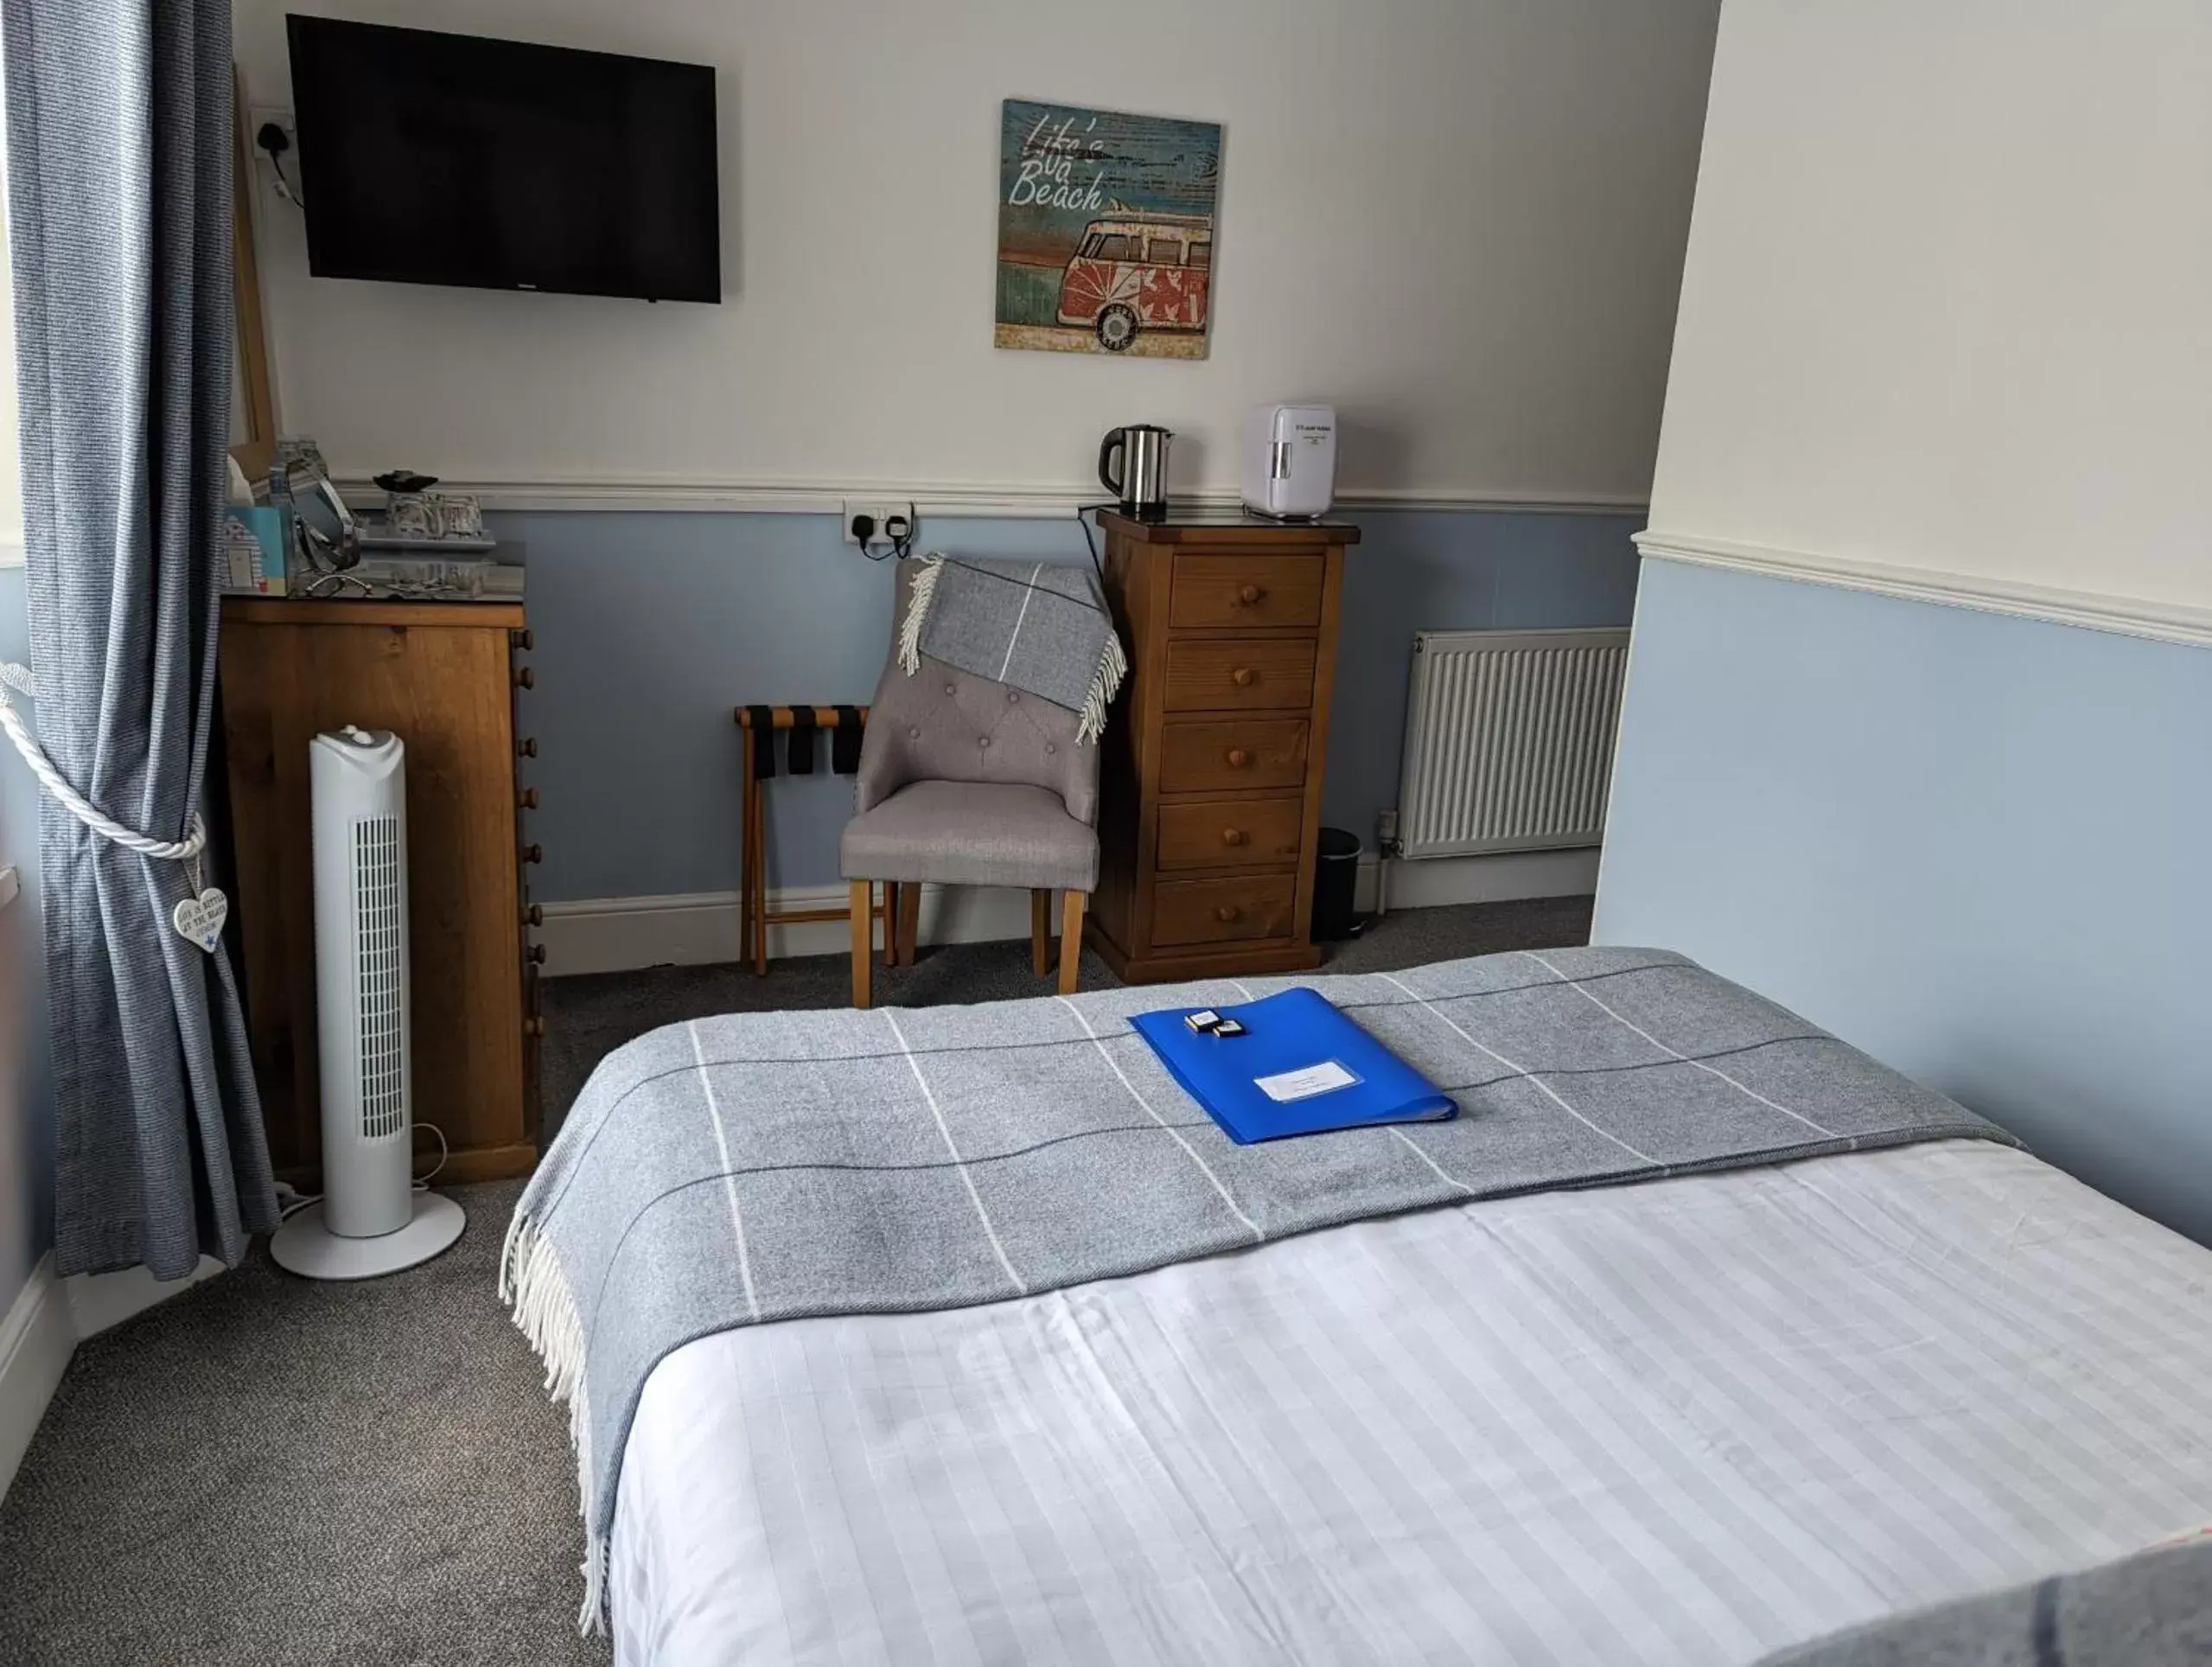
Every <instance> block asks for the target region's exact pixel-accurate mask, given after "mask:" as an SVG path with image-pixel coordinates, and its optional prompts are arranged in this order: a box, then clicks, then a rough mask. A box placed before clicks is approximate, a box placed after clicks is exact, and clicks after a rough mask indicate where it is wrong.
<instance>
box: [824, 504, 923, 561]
mask: <svg viewBox="0 0 2212 1667" xmlns="http://www.w3.org/2000/svg"><path fill="white" fill-rule="evenodd" d="M859 515H865V516H867V517H868V520H869V521H870V527H871V530H870V533H869V535H868V547H869V548H870V549H871V550H882V549H889V547H890V543H891V535H890V534H889V533H888V532H886V531H885V530H884V528H885V527H888V526H889V523H890V521H891V520H892V518H893V517H894V516H903V517H904V518H905V520H906V524H907V530H908V533H912V531H913V529H914V527H915V516H914V506H913V505H912V504H911V503H893V502H878V501H874V500H867V499H860V498H847V499H846V500H845V507H844V510H843V513H842V514H840V516H839V518H838V537H840V538H842V539H843V540H845V542H846V543H847V544H857V543H859V542H860V540H859V539H857V537H855V536H854V534H853V530H852V523H853V519H854V517H856V516H859Z"/></svg>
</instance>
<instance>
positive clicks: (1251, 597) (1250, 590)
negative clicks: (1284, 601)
mask: <svg viewBox="0 0 2212 1667" xmlns="http://www.w3.org/2000/svg"><path fill="white" fill-rule="evenodd" d="M1266 594H1267V592H1266V591H1263V590H1261V589H1260V588H1259V586H1258V585H1257V584H1247V585H1246V586H1245V587H1244V588H1243V589H1242V590H1240V591H1238V592H1237V600H1238V601H1239V602H1240V603H1242V604H1244V605H1245V606H1246V607H1247V608H1249V607H1251V606H1252V604H1253V603H1255V602H1257V601H1259V598H1260V597H1264V596H1265V595H1266Z"/></svg>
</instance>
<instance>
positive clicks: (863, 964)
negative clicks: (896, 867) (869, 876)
mask: <svg viewBox="0 0 2212 1667" xmlns="http://www.w3.org/2000/svg"><path fill="white" fill-rule="evenodd" d="M851 904H852V1005H853V1006H856V1007H865V1006H869V1005H870V992H869V987H868V974H869V971H870V966H871V963H872V962H873V961H875V959H876V885H875V882H874V881H872V880H855V881H853V882H852V886H851Z"/></svg>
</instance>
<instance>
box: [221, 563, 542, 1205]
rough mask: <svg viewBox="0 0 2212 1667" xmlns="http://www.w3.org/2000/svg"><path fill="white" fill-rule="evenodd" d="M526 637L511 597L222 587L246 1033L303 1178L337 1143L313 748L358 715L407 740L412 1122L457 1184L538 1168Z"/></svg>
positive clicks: (273, 1137) (289, 1167)
mask: <svg viewBox="0 0 2212 1667" xmlns="http://www.w3.org/2000/svg"><path fill="white" fill-rule="evenodd" d="M530 642H531V638H530V632H529V629H528V628H527V626H526V623H525V622H524V619H523V613H522V610H521V608H520V607H519V606H510V605H508V604H501V603H459V602H449V603H408V602H354V601H342V602H305V601H297V600H290V599H285V600H277V599H275V598H271V597H226V598H225V599H224V603H223V634H222V711H223V731H224V739H225V743H226V751H227V754H228V760H227V762H228V770H227V774H228V778H229V783H230V814H231V823H232V831H233V848H234V850H235V851H236V853H237V863H236V871H237V880H236V885H237V891H238V903H237V910H238V931H239V942H240V944H241V947H242V948H243V949H244V952H245V953H244V962H245V964H244V968H243V971H244V974H245V1008H246V1026H247V1031H248V1034H249V1036H250V1037H251V1038H252V1045H253V1063H254V1071H255V1075H256V1076H257V1077H258V1080H259V1083H260V1087H261V1111H262V1118H263V1121H264V1122H265V1124H266V1126H267V1127H268V1131H269V1155H270V1159H271V1161H272V1162H273V1163H274V1164H275V1166H276V1168H277V1173H278V1174H279V1175H280V1176H282V1177H283V1178H285V1179H287V1180H290V1181H291V1182H293V1183H294V1184H295V1185H300V1186H302V1187H305V1188H312V1187H313V1186H314V1185H315V1184H316V1176H317V1174H318V1173H319V1172H320V1170H321V1167H322V1090H321V1074H322V1065H321V1056H320V1051H319V1049H318V1046H317V1042H316V968H315V880H314V852H313V846H312V841H311V840H310V839H309V829H310V827H311V825H312V824H311V821H310V806H309V785H308V744H309V741H310V740H311V739H312V738H314V737H315V736H316V734H318V733H320V732H321V731H324V730H331V729H336V728H338V727H339V726H340V725H344V724H360V725H364V726H366V727H368V728H372V729H388V730H391V731H393V732H394V733H396V734H397V735H398V736H399V738H401V739H402V740H404V741H405V743H406V744H407V902H408V910H407V914H408V929H409V937H410V940H411V942H410V948H411V955H410V961H411V966H410V979H409V981H410V984H411V1000H410V1001H409V1004H408V1005H409V1009H410V1014H409V1032H410V1033H409V1044H410V1049H411V1053H412V1055H413V1059H412V1070H413V1079H414V1080H413V1095H414V1114H415V1121H416V1122H417V1124H418V1125H421V1124H426V1123H434V1124H436V1125H437V1127H438V1128H439V1129H440V1130H441V1132H443V1134H444V1135H445V1138H446V1141H447V1144H448V1146H449V1148H450V1156H449V1158H448V1159H447V1160H446V1165H445V1167H444V1168H443V1170H442V1171H441V1172H439V1175H438V1180H439V1184H440V1185H443V1184H445V1183H447V1182H452V1181H481V1180H490V1179H494V1178H497V1177H500V1176H507V1175H524V1174H527V1173H528V1172H530V1170H531V1168H532V1166H534V1165H535V1164H536V1162H537V1160H538V1103H537V1102H538V1094H537V1089H538V1051H539V1037H540V1036H541V1034H542V1033H543V1029H544V1020H543V1019H542V1018H541V1017H540V1016H539V1006H538V962H539V961H540V960H541V959H542V958H543V956H544V955H545V950H544V948H543V947H542V946H540V945H538V944H534V943H532V942H530V941H529V940H530V932H529V929H530V928H531V927H532V926H534V925H536V924H537V923H538V922H539V910H538V908H537V906H536V905H535V904H532V902H531V901H530V895H529V885H528V881H527V878H526V876H527V873H528V865H530V864H532V863H534V862H535V861H537V860H538V858H539V850H538V847H537V846H536V845H535V844H533V843H531V842H530V841H529V840H528V839H527V834H526V827H525V826H524V823H525V815H526V812H527V811H529V810H530V809H531V808H533V807H534V806H535V805H536V804H537V802H538V795H537V791H536V789H531V788H525V787H523V786H522V785H521V784H520V782H518V780H517V779H516V776H517V760H518V759H519V758H521V757H534V756H536V753H537V750H538V744H537V742H536V741H535V740H534V739H532V738H528V737H527V736H523V735H520V734H519V733H518V725H517V724H516V722H515V719H516V715H517V713H516V703H517V702H518V701H519V700H520V699H521V698H522V694H521V692H522V691H524V690H526V689H528V688H530V687H532V686H533V684H534V682H535V674H533V673H532V670H531V668H530V667H527V666H526V665H524V664H522V663H520V657H521V655H522V653H523V652H524V651H525V650H526V649H527V648H529V647H530ZM417 1150H418V1153H420V1154H421V1155H422V1163H420V1164H418V1168H420V1167H422V1166H424V1165H426V1164H427V1163H428V1161H429V1160H430V1159H431V1158H434V1157H435V1156H436V1155H437V1150H436V1146H435V1144H434V1143H433V1142H432V1141H430V1140H429V1139H427V1138H424V1139H423V1140H419V1141H418V1146H417Z"/></svg>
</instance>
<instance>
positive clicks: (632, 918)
mask: <svg viewBox="0 0 2212 1667" xmlns="http://www.w3.org/2000/svg"><path fill="white" fill-rule="evenodd" d="M1375 874H1376V865H1375V859H1374V857H1373V855H1371V854H1370V855H1366V856H1362V857H1361V859H1360V877H1359V883H1358V887H1357V891H1356V894H1355V906H1356V907H1358V908H1359V909H1360V910H1362V911H1365V910H1371V909H1373V908H1374V896H1375ZM1596 890H1597V851H1596V850H1594V849H1592V850H1587V851H1529V852H1513V853H1507V854H1504V855H1500V856H1489V857H1444V858H1437V859H1433V860H1431V861H1426V862H1401V863H1397V864H1394V865H1393V866H1392V869H1391V875H1390V906H1391V907H1392V908H1393V910H1395V909H1425V908H1434V907H1438V906H1441V905H1444V904H1455V903H1500V902H1505V901H1508V900H1509V899H1513V898H1518V897H1576V896H1582V895H1585V894H1587V893H1589V892H1591V891H1596ZM844 903H845V887H844V886H843V885H814V886H804V887H794V888H791V889H787V890H784V891H775V892H771V893H770V894H769V904H770V906H771V907H772V908H775V909H834V908H839V907H842V906H843V904H844ZM848 930H849V929H848V928H847V926H846V924H845V922H843V921H841V920H827V921H809V922H806V923H803V924H800V925H796V926H772V927H770V928H769V929H768V955H769V956H770V957H771V958H772V959H776V960H781V959H782V958H783V957H785V956H787V955H843V954H845V951H846V948H847V946H848V945H849V944H850V942H851V938H850V936H848ZM1029 932H1030V906H1029V901H1028V894H1027V893H1025V892H1022V891H1003V890H993V889H987V888H985V887H981V886H954V887H942V886H935V885H928V886H924V887H923V888H922V892H921V923H920V927H919V929H918V936H919V937H920V940H921V942H924V943H982V942H993V941H996V940H999V939H1004V938H1023V937H1027V936H1029ZM539 939H540V941H541V942H543V943H544V944H545V973H546V975H547V976H548V977H558V976H561V975H562V974H569V973H620V972H628V971H632V970H634V969H635V968H641V967H667V966H674V967H698V966H710V965H712V964H714V963H716V962H719V961H736V960H737V959H738V958H739V955H740V951H739V948H738V944H737V894H736V892H735V891H689V892H679V893H675V894H672V895H667V896H661V897H586V898H583V899H580V900H578V901H576V902H572V903H548V904H545V925H544V926H543V927H542V928H541V929H539Z"/></svg>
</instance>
